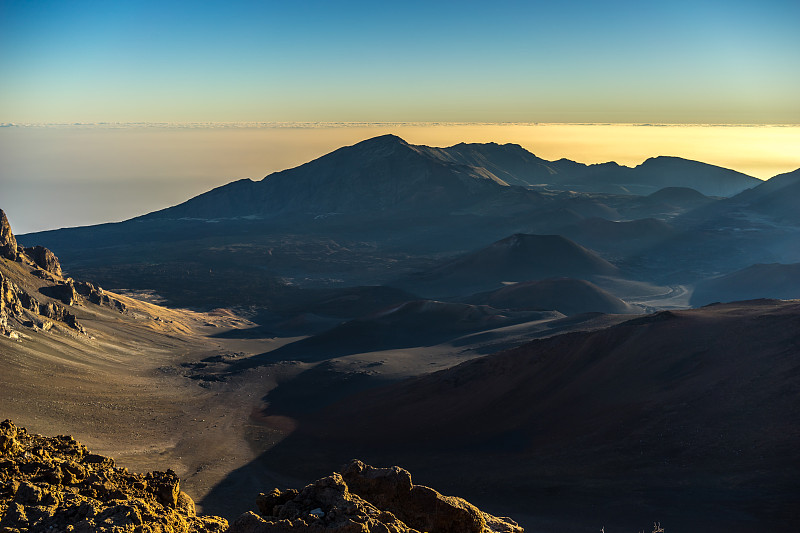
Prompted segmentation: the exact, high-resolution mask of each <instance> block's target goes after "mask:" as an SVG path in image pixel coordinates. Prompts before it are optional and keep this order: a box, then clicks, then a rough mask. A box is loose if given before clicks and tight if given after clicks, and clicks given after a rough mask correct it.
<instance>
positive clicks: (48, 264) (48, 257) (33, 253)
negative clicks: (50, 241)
mask: <svg viewBox="0 0 800 533" xmlns="http://www.w3.org/2000/svg"><path fill="white" fill-rule="evenodd" d="M25 254H26V255H27V256H28V257H29V258H30V259H31V261H33V262H34V263H36V265H37V266H38V267H39V268H41V269H42V270H44V271H45V272H49V273H50V274H52V275H53V276H55V277H58V278H60V277H62V276H63V273H62V272H61V263H59V261H58V257H56V254H54V253H53V252H51V251H50V250H49V249H47V248H45V247H44V246H32V247H30V248H25Z"/></svg>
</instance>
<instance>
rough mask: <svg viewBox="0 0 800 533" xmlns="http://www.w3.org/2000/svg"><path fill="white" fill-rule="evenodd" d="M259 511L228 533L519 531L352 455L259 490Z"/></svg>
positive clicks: (406, 476) (404, 472)
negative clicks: (303, 478)
mask: <svg viewBox="0 0 800 533" xmlns="http://www.w3.org/2000/svg"><path fill="white" fill-rule="evenodd" d="M256 504H257V506H258V509H259V511H260V513H261V514H260V515H257V514H255V513H252V512H251V513H247V514H245V515H242V516H241V517H239V518H238V519H237V520H236V521H235V522H234V523H233V525H232V526H231V529H230V533H278V532H291V531H298V532H299V531H303V532H306V531H308V532H317V533H345V532H348V533H349V532H354V533H355V532H359V533H372V532H375V533H377V532H381V533H401V532H402V533H417V532H423V531H424V532H428V533H522V532H523V529H522V528H521V527H519V525H517V523H516V522H514V521H513V520H511V519H509V518H497V517H494V516H492V515H489V514H487V513H484V512H482V511H481V510H480V509H478V508H477V507H475V506H474V505H472V504H470V503H469V502H467V501H465V500H463V499H461V498H455V497H452V496H444V495H442V494H439V493H438V492H437V491H435V490H433V489H431V488H429V487H424V486H422V485H414V484H413V483H412V481H411V474H409V473H408V471H407V470H403V469H402V468H399V467H396V466H394V467H391V468H374V467H372V466H369V465H366V464H364V463H363V462H361V461H358V460H354V461H352V462H350V464H348V465H347V466H345V468H344V469H343V470H342V473H333V474H332V475H330V476H328V477H325V478H322V479H320V480H318V481H316V482H314V483H312V484H310V485H307V486H306V487H304V488H303V489H301V490H299V491H297V490H293V489H289V490H286V491H281V490H279V489H274V490H273V491H272V492H270V493H267V494H260V495H259V497H258V499H257V501H256Z"/></svg>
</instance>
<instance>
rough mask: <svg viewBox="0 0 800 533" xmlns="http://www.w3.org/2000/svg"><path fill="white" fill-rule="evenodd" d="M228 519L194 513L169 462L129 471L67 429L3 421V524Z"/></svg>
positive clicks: (86, 526) (138, 525)
mask: <svg viewBox="0 0 800 533" xmlns="http://www.w3.org/2000/svg"><path fill="white" fill-rule="evenodd" d="M227 526H228V524H227V521H226V520H224V519H222V518H218V517H215V516H196V514H195V509H194V502H193V501H192V499H191V498H190V497H189V496H187V495H186V494H185V493H183V492H181V491H180V484H179V480H178V477H177V476H176V475H175V473H174V472H172V471H171V470H167V471H166V472H150V473H148V474H132V473H129V472H128V471H127V469H125V468H119V467H116V466H115V464H114V460H113V459H110V458H108V457H103V456H101V455H95V454H92V453H90V452H89V450H87V449H86V447H85V446H83V445H82V444H80V443H78V442H77V441H75V439H73V438H72V437H70V436H65V435H60V436H58V437H52V438H46V437H42V436H40V435H31V434H29V433H28V432H27V431H26V430H25V429H24V428H20V427H17V426H15V425H14V424H13V423H12V422H11V421H9V420H6V421H4V422H2V423H0V531H2V532H3V533H21V532H23V531H26V532H31V533H36V532H51V531H69V532H75V533H81V532H85V533H89V532H108V533H111V532H114V533H123V532H143V533H144V532H148V533H212V532H222V531H225V530H226V528H227Z"/></svg>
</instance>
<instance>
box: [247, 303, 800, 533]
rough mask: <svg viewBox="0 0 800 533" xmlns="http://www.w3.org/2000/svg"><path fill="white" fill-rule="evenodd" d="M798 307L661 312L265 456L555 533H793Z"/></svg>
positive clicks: (495, 366)
mask: <svg viewBox="0 0 800 533" xmlns="http://www.w3.org/2000/svg"><path fill="white" fill-rule="evenodd" d="M799 439H800V303H798V302H782V301H774V300H760V301H750V302H739V303H735V304H727V305H716V306H711V307H707V308H702V309H696V310H687V311H679V312H670V311H667V312H662V313H657V314H655V315H650V316H647V317H643V318H638V319H634V320H631V321H628V322H626V323H623V324H620V325H618V326H614V327H610V328H607V329H604V330H599V331H594V332H589V333H571V334H566V335H561V336H557V337H551V338H548V339H544V340H539V341H534V342H531V343H529V344H526V345H524V346H521V347H519V348H517V349H513V350H509V351H506V352H501V353H499V354H495V355H492V356H488V357H485V358H481V359H475V360H472V361H469V362H466V363H464V364H461V365H459V366H457V367H454V368H451V369H448V370H444V371H441V372H436V373H434V374H431V375H428V376H424V377H420V378H415V379H412V380H409V381H405V382H403V383H400V384H396V385H393V386H388V387H384V388H382V389H375V390H372V391H367V392H365V393H363V394H361V395H360V396H358V397H354V398H353V399H351V400H349V401H348V400H345V401H343V402H341V403H339V404H338V405H335V406H333V407H331V408H329V409H327V410H324V411H322V412H321V413H318V414H316V415H309V416H307V417H306V418H305V419H303V420H301V422H300V425H299V427H298V429H297V431H296V432H295V433H294V434H293V435H292V436H291V437H290V438H288V439H287V440H285V441H283V442H282V443H281V444H280V445H279V446H277V447H276V448H274V449H273V450H272V451H271V452H270V453H268V454H266V455H265V456H264V457H262V458H261V461H263V462H264V463H266V464H269V465H273V466H275V467H279V465H280V463H281V461H283V460H285V458H286V457H287V456H288V455H293V456H297V455H304V456H305V457H306V462H305V463H304V464H303V465H292V466H293V467H296V468H293V471H295V470H297V469H301V470H305V471H309V472H311V471H313V470H314V469H315V468H319V467H320V465H322V464H324V463H325V462H326V461H336V460H341V458H342V457H350V456H361V457H364V458H366V459H367V460H369V461H372V462H380V461H381V459H384V461H385V460H386V458H392V461H394V462H400V463H402V464H404V465H409V466H413V470H414V471H415V472H416V474H417V476H418V478H420V479H421V480H422V482H424V483H427V484H435V485H436V486H439V487H442V488H443V489H444V490H449V491H452V489H453V487H458V488H459V490H460V491H461V493H462V494H465V496H467V497H468V498H470V499H472V500H473V501H477V502H479V503H480V505H481V506H482V507H485V508H487V510H489V511H490V512H508V511H509V510H511V509H514V510H515V511H516V512H517V514H516V515H515V516H519V513H520V512H523V513H527V514H529V515H530V516H531V517H539V518H538V519H534V518H531V520H530V521H528V522H527V523H526V522H524V521H523V525H526V527H530V526H532V525H540V524H543V523H544V522H542V521H540V520H539V519H542V518H544V517H550V518H552V519H554V520H555V522H554V523H556V524H558V525H559V527H560V529H559V530H560V531H570V530H572V529H570V527H569V526H567V524H570V523H571V524H573V527H575V528H576V529H574V530H581V529H579V528H580V527H582V526H581V524H583V526H588V525H596V524H605V525H606V526H609V525H611V524H615V525H617V526H620V527H624V528H626V529H628V530H636V529H635V528H640V527H641V524H642V523H647V521H648V520H650V521H652V520H653V519H658V520H661V521H662V522H663V523H665V524H670V525H671V526H672V527H681V528H683V529H684V530H687V531H688V530H691V531H704V532H707V531H737V532H738V531H742V532H747V531H753V532H755V531H774V532H778V531H795V530H796V524H797V521H798V519H800V506H798V505H797V503H798V502H799V501H800V486H798V484H797V479H798V476H799V475H800V451H798V450H800V449H798V447H797V442H798V441H799Z"/></svg>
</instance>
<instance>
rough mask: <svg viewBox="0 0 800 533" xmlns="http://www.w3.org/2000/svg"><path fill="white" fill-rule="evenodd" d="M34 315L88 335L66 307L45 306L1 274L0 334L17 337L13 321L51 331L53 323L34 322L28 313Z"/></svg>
mask: <svg viewBox="0 0 800 533" xmlns="http://www.w3.org/2000/svg"><path fill="white" fill-rule="evenodd" d="M25 311H28V312H29V314H32V315H39V316H40V317H44V318H49V319H51V320H57V321H59V322H63V323H65V324H66V325H68V326H69V327H70V328H72V329H74V330H76V331H77V332H79V333H86V331H85V330H84V328H83V326H82V325H81V324H80V323H79V322H78V319H77V318H76V317H75V315H73V314H72V313H70V312H69V311H68V310H67V309H66V308H65V307H64V306H62V305H59V304H57V303H55V302H49V303H46V304H43V303H41V302H39V300H37V299H36V298H34V297H33V296H31V295H30V294H28V293H27V292H25V291H24V290H22V289H21V288H19V287H18V286H17V285H16V284H15V283H14V282H12V281H11V280H10V279H8V278H7V277H5V276H4V275H3V274H2V272H0V334H2V335H6V336H15V335H14V334H13V333H14V331H13V327H12V326H11V321H13V320H16V321H17V322H18V323H20V324H23V325H27V326H30V327H33V326H37V327H39V328H41V329H45V330H47V329H50V327H52V323H50V324H49V326H48V325H47V324H48V321H46V320H39V321H37V322H38V323H37V322H34V321H32V320H30V317H28V316H26V312H25Z"/></svg>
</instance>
